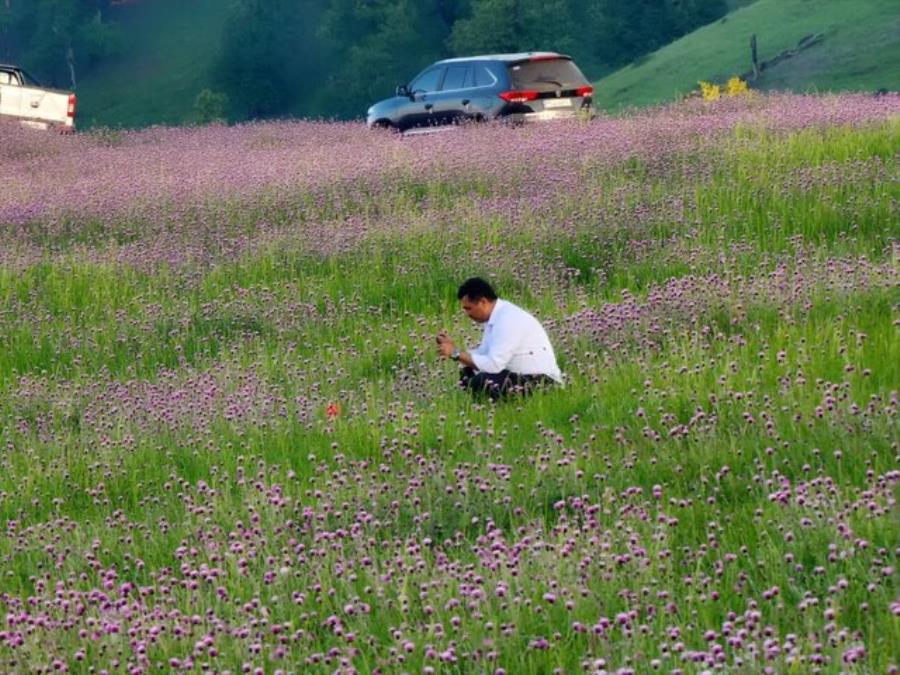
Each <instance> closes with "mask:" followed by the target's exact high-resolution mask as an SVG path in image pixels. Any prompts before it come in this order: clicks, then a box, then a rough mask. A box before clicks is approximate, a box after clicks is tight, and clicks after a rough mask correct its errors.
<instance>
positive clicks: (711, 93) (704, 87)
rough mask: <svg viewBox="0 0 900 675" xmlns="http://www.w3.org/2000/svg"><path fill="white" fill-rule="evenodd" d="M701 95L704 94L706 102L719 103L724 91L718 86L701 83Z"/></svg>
mask: <svg viewBox="0 0 900 675" xmlns="http://www.w3.org/2000/svg"><path fill="white" fill-rule="evenodd" d="M699 84H700V93H701V94H703V100H704V101H718V100H719V97H720V96H721V95H722V91H721V89H720V88H719V85H717V84H710V83H709V82H700V83H699Z"/></svg>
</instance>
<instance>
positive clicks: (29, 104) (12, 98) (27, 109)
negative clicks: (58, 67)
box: [0, 64, 75, 132]
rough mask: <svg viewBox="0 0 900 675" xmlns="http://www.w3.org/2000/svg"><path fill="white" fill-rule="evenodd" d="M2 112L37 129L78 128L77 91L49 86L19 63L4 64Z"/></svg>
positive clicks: (0, 93)
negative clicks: (35, 77) (13, 64)
mask: <svg viewBox="0 0 900 675" xmlns="http://www.w3.org/2000/svg"><path fill="white" fill-rule="evenodd" d="M0 116H2V117H11V118H15V119H18V120H20V121H21V122H22V124H25V125H28V126H30V127H35V128H37V129H59V130H60V131H64V132H65V131H74V130H75V94H71V93H69V92H66V91H56V90H54V89H45V88H43V87H41V86H40V84H39V83H38V81H37V80H35V79H34V78H33V77H31V76H30V75H28V73H26V72H25V71H24V70H22V69H21V68H19V67H17V66H4V65H2V64H0Z"/></svg>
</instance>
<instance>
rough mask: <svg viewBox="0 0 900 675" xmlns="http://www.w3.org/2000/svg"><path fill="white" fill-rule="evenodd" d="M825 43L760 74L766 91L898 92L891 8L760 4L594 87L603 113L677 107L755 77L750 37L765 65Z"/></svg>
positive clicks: (899, 43)
mask: <svg viewBox="0 0 900 675" xmlns="http://www.w3.org/2000/svg"><path fill="white" fill-rule="evenodd" d="M815 33H822V34H824V40H823V41H822V42H820V43H819V44H817V45H814V46H812V47H810V48H809V49H807V50H805V51H803V52H801V53H800V54H799V55H798V56H795V57H793V58H790V59H787V60H785V61H782V62H781V63H779V64H777V65H776V66H774V67H773V68H772V69H771V70H766V71H764V72H763V75H762V77H761V78H760V80H759V81H757V82H755V83H752V86H753V87H754V88H757V89H762V90H764V91H769V90H776V89H790V90H793V91H798V92H805V91H820V92H821V91H875V90H878V89H888V90H892V91H897V90H898V89H900V37H898V36H900V17H898V13H897V7H896V3H894V2H892V1H891V0H829V1H828V2H822V3H812V2H810V1H809V0H757V1H756V2H753V3H751V4H749V5H747V6H744V7H740V8H738V9H735V10H734V11H732V12H731V13H729V14H728V15H726V16H725V17H724V18H722V19H720V20H719V21H716V22H715V23H712V24H709V25H707V26H703V27H702V28H699V29H697V30H695V31H694V32H693V33H690V34H689V35H686V36H684V37H682V38H680V39H678V40H676V41H675V42H673V43H671V44H669V45H666V46H665V47H663V48H661V49H659V50H658V51H656V52H654V53H653V54H650V55H649V56H647V57H644V58H642V59H640V60H639V62H637V63H635V64H632V65H629V66H626V67H624V68H622V69H621V70H618V71H616V72H615V73H612V74H611V75H609V76H607V77H605V78H603V79H601V80H600V81H599V82H597V83H596V92H597V93H596V95H595V100H596V102H597V104H598V105H599V106H600V107H601V108H604V109H606V110H620V109H622V108H627V107H631V106H643V105H649V104H656V103H665V102H669V101H672V100H674V99H676V98H678V97H680V96H682V95H684V94H687V93H689V92H691V91H694V90H696V89H697V82H698V81H700V80H706V81H710V82H718V83H724V82H725V81H726V80H727V79H728V78H730V77H732V76H734V75H739V74H742V73H746V72H749V71H751V70H752V63H751V59H750V36H751V35H753V34H756V37H757V43H758V53H759V59H760V61H766V60H769V59H771V58H773V57H774V56H776V55H778V54H779V53H780V52H782V51H784V50H787V49H792V48H794V47H795V46H796V45H797V43H798V42H799V41H800V40H801V39H802V38H804V37H806V36H807V35H811V34H815Z"/></svg>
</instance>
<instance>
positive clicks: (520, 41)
mask: <svg viewBox="0 0 900 675" xmlns="http://www.w3.org/2000/svg"><path fill="white" fill-rule="evenodd" d="M111 1H112V0H0V60H4V59H11V58H12V57H14V56H16V55H18V56H19V57H20V59H19V60H20V62H22V63H23V64H24V65H26V66H27V67H30V68H31V69H32V70H34V71H36V74H38V75H39V76H41V77H43V78H45V79H48V80H49V81H50V82H51V83H54V84H58V85H60V86H69V85H70V84H71V82H72V80H74V78H75V73H76V72H81V71H82V70H86V69H89V68H90V67H91V66H92V65H93V64H95V63H97V62H98V61H100V60H102V59H105V58H111V57H115V56H116V55H117V54H120V53H123V52H124V50H127V46H124V45H123V44H122V41H121V39H120V36H119V33H118V31H117V30H116V26H115V24H114V23H112V22H110V21H109V20H108V17H107V10H108V9H109V5H110V3H111ZM223 6H224V3H223ZM224 11H228V13H229V14H228V20H227V22H226V28H225V30H224V32H223V35H222V39H221V46H220V51H219V54H218V56H217V59H216V65H215V68H214V72H212V73H210V78H209V79H210V88H211V89H212V90H214V91H216V92H221V93H223V94H226V95H227V100H228V102H229V103H228V108H229V110H228V113H229V117H230V118H231V119H233V120H243V119H249V118H256V117H273V116H279V115H287V114H293V115H314V116H325V117H358V116H360V115H361V114H362V113H363V112H364V111H365V108H366V107H367V106H368V104H370V103H371V102H372V101H374V100H376V99H379V98H383V97H385V96H388V95H389V94H390V93H391V92H392V91H393V89H394V87H395V86H396V85H397V84H399V83H402V82H407V81H408V80H409V79H410V78H411V77H412V76H413V75H415V74H416V73H417V72H418V71H419V70H420V69H421V68H423V67H424V66H426V65H428V64H429V63H430V62H432V61H434V60H435V59H438V58H444V57H449V56H458V55H466V54H475V53H488V52H509V51H527V50H554V51H560V52H564V53H568V54H571V55H572V56H573V57H574V58H575V60H576V61H577V62H578V63H579V65H580V66H581V68H582V70H584V71H585V73H586V74H587V75H588V77H591V78H597V77H600V76H602V75H603V74H604V73H606V72H609V71H610V70H612V69H615V68H617V67H619V66H621V65H624V64H626V63H628V62H630V61H632V60H634V59H636V58H637V57H639V56H641V55H642V54H646V53H649V52H651V51H653V50H655V49H657V48H658V47H660V46H662V45H664V44H666V43H668V42H670V41H671V40H673V39H675V38H677V37H679V36H681V35H684V34H685V33H687V32H689V31H691V30H693V29H694V28H696V27H697V26H700V25H703V24H705V23H709V22H711V21H714V20H715V19H717V18H718V17H720V16H722V15H724V14H725V13H726V11H727V5H726V0H234V1H233V2H231V3H230V4H228V5H227V10H224Z"/></svg>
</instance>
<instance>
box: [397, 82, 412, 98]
mask: <svg viewBox="0 0 900 675" xmlns="http://www.w3.org/2000/svg"><path fill="white" fill-rule="evenodd" d="M395 93H396V94H397V96H409V87H407V86H406V85H405V84H398V85H397V90H396V91H395Z"/></svg>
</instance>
